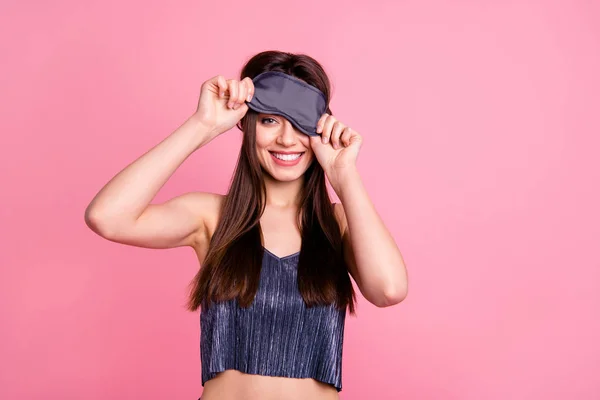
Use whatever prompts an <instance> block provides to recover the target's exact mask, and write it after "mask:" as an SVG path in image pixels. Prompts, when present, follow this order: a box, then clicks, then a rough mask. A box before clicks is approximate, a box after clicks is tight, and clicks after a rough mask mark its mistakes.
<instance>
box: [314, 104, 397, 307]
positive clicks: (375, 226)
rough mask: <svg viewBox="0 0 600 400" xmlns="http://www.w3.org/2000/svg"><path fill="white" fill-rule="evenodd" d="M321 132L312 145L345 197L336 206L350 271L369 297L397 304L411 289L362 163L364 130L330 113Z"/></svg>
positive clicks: (319, 128)
mask: <svg viewBox="0 0 600 400" xmlns="http://www.w3.org/2000/svg"><path fill="white" fill-rule="evenodd" d="M316 132H317V134H318V136H312V137H311V138H310V143H311V147H312V149H313V152H314V154H315V156H316V157H317V160H318V161H319V163H320V164H321V166H322V167H323V170H324V171H325V174H326V175H327V178H328V179H329V183H330V184H331V186H332V187H333V189H334V190H335V192H336V193H337V195H338V197H339V198H340V200H341V202H342V204H338V205H336V208H335V210H336V211H335V212H336V217H337V218H338V221H339V222H340V225H341V226H340V228H341V231H342V239H343V251H344V259H345V261H346V263H347V264H348V271H349V272H350V274H351V275H352V277H353V278H354V281H355V282H356V284H357V285H358V287H359V289H360V292H361V293H362V294H363V296H364V297H365V299H367V300H368V301H369V302H371V303H373V304H374V305H376V306H377V307H388V306H391V305H394V304H397V303H399V302H401V301H402V300H404V298H405V297H406V295H407V293H408V277H407V272H406V266H405V265H404V260H403V259H402V254H400V250H398V246H397V245H396V242H395V241H394V238H393V237H392V235H391V234H390V232H389V231H388V230H387V228H386V227H385V224H384V223H383V221H382V220H381V218H380V217H379V215H378V214H377V211H376V210H375V207H374V206H373V203H372V202H371V199H369V195H368V194H367V191H366V190H365V187H364V185H363V182H362V180H361V177H360V175H359V173H358V169H357V168H356V160H357V158H358V153H359V150H360V148H361V145H362V136H361V135H360V134H359V133H358V132H357V131H355V130H352V129H350V128H349V127H348V126H346V125H345V124H344V123H342V122H341V121H339V120H338V119H337V118H336V117H334V116H332V115H330V114H327V113H325V114H323V115H322V116H321V118H320V119H319V121H318V122H317V127H316Z"/></svg>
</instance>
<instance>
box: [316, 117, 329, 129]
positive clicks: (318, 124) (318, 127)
mask: <svg viewBox="0 0 600 400" xmlns="http://www.w3.org/2000/svg"><path fill="white" fill-rule="evenodd" d="M328 115H329V114H327V113H325V114H323V115H321V118H319V120H318V121H317V129H316V130H317V133H321V132H323V123H324V122H325V119H327V116H328Z"/></svg>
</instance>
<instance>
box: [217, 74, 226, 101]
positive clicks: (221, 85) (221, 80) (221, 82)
mask: <svg viewBox="0 0 600 400" xmlns="http://www.w3.org/2000/svg"><path fill="white" fill-rule="evenodd" d="M217 88H218V90H219V97H223V96H225V91H226V90H227V82H226V81H225V77H224V76H223V75H218V76H217Z"/></svg>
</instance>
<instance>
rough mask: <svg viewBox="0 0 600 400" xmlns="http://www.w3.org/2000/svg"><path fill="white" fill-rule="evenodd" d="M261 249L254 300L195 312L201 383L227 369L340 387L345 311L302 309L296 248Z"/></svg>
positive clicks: (230, 301)
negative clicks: (284, 251)
mask: <svg viewBox="0 0 600 400" xmlns="http://www.w3.org/2000/svg"><path fill="white" fill-rule="evenodd" d="M263 249H264V256H263V262H262V269H261V273H260V282H259V287H258V291H257V293H256V297H255V298H254V301H253V302H252V304H251V305H250V307H248V308H246V309H244V308H241V307H240V306H239V304H238V303H237V299H232V300H227V301H222V302H212V304H211V305H210V307H208V309H201V312H200V337H201V338H200V359H201V366H202V386H204V383H205V382H206V381H208V380H209V379H212V378H214V377H215V376H216V375H217V373H219V372H222V371H225V370H227V369H235V370H238V371H241V372H245V373H249V374H258V375H268V376H283V377H290V378H314V379H316V380H318V381H321V382H325V383H327V384H330V385H333V386H334V387H335V388H336V389H337V391H338V392H340V391H341V390H342V345H343V339H344V324H345V318H346V311H345V310H338V309H336V308H335V306H334V305H327V306H316V307H311V308H307V307H306V305H305V304H304V300H303V299H302V296H301V295H300V291H299V290H298V284H297V266H298V259H299V256H300V253H299V252H298V253H295V254H291V255H289V256H285V257H281V258H280V257H277V256H276V255H275V254H273V253H271V252H270V251H268V250H267V249H265V248H264V247H263Z"/></svg>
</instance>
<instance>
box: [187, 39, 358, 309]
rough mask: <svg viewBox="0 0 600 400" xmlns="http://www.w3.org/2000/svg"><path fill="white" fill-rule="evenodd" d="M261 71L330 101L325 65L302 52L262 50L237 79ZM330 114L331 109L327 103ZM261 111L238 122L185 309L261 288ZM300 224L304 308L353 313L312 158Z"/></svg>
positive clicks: (248, 295) (249, 295)
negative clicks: (234, 153)
mask: <svg viewBox="0 0 600 400" xmlns="http://www.w3.org/2000/svg"><path fill="white" fill-rule="evenodd" d="M264 71H280V72H284V73H287V74H289V75H292V76H295V77H297V78H299V79H302V80H303V81H305V82H307V83H309V84H311V85H313V86H315V87H317V88H318V89H320V90H321V91H322V92H323V93H324V94H325V96H326V98H327V104H329V101H330V94H331V85H330V82H329V78H328V77H327V75H326V73H325V71H324V69H323V67H322V66H321V65H320V64H319V63H318V62H317V61H316V60H315V59H313V58H311V57H309V56H307V55H304V54H291V53H286V52H280V51H264V52H261V53H259V54H257V55H255V56H253V57H252V58H251V59H250V60H249V61H248V62H247V63H246V65H245V66H244V67H243V69H242V72H241V74H240V80H241V79H244V78H245V77H250V78H251V79H252V78H254V77H255V76H256V75H258V74H260V73H261V72H264ZM326 112H327V113H329V114H332V112H331V109H330V108H329V107H327V111H326ZM257 117H258V114H257V113H256V112H254V111H253V110H251V109H249V110H248V111H247V113H246V114H245V115H244V117H243V118H242V119H241V120H240V122H238V125H237V127H238V128H239V129H240V130H241V131H242V132H243V141H242V147H241V150H240V154H239V157H238V161H237V165H236V168H235V172H234V175H233V178H232V181H231V186H230V188H229V192H228V193H227V195H226V196H225V198H224V201H223V203H222V207H221V210H220V215H219V222H218V224H217V227H216V229H215V232H214V234H213V236H212V238H211V240H210V244H209V249H208V252H207V254H206V257H205V259H204V262H203V266H202V267H201V268H200V269H199V271H198V273H197V274H196V276H195V277H194V279H193V280H192V282H191V283H190V286H191V289H190V296H189V299H188V303H187V308H188V309H189V310H190V311H195V310H196V309H198V307H200V306H202V307H206V306H209V305H210V304H211V301H225V300H230V299H233V298H237V301H238V303H239V305H240V306H241V307H248V306H250V305H251V303H252V301H253V299H254V296H255V295H256V292H257V290H258V285H259V278H260V271H261V266H262V257H263V252H264V248H263V244H262V243H263V241H262V236H263V235H262V230H261V226H260V217H261V215H262V213H263V211H264V209H265V199H266V193H267V192H266V187H265V183H264V181H263V171H262V168H261V165H260V162H259V160H258V155H257V153H256V122H257ZM300 196H301V198H300V207H299V209H298V214H297V223H298V226H299V227H300V232H301V235H302V246H301V250H300V255H299V260H298V275H297V276H298V289H299V291H300V294H301V295H302V297H303V299H304V302H305V304H306V306H307V307H312V306H315V305H327V304H335V305H336V307H337V308H338V309H340V310H343V309H345V308H348V309H349V311H350V314H355V302H356V294H355V292H354V289H353V287H352V283H351V282H350V277H349V274H348V269H347V266H346V263H345V262H344V258H343V253H342V237H341V233H340V228H339V225H338V223H337V220H336V218H335V214H334V211H333V204H332V203H331V200H330V198H329V194H328V192H327V187H326V183H325V172H324V171H323V168H322V167H321V165H320V164H319V162H318V161H317V159H316V157H314V158H313V161H312V163H311V165H310V166H309V167H308V169H307V170H306V172H305V173H304V185H303V188H302V191H301V193H300Z"/></svg>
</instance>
